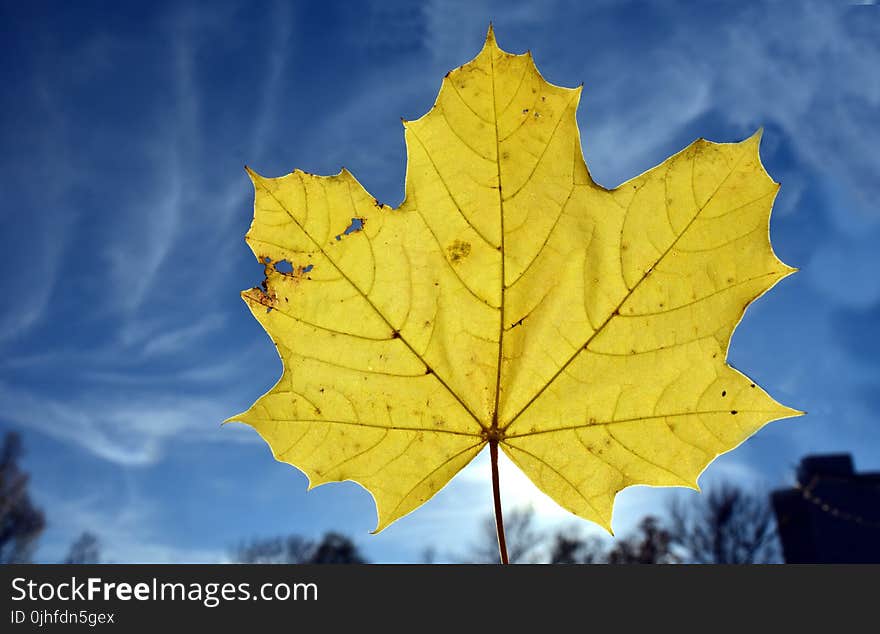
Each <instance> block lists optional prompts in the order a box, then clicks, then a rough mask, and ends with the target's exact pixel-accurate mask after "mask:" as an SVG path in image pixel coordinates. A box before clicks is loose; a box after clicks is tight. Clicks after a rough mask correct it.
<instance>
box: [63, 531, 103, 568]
mask: <svg viewBox="0 0 880 634" xmlns="http://www.w3.org/2000/svg"><path fill="white" fill-rule="evenodd" d="M64 563H66V564H99V563H101V543H100V541H98V537H97V536H96V535H95V534H94V533H90V532H88V531H86V532H84V533H82V534H81V535H80V536H79V537H77V538H76V541H74V542H73V543H72V544H71V545H70V550H69V551H67V557H65V558H64Z"/></svg>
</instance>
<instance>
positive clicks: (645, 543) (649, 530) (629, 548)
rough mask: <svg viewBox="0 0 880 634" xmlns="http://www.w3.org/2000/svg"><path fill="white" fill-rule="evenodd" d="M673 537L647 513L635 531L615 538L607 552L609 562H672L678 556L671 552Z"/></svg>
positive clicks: (676, 559)
mask: <svg viewBox="0 0 880 634" xmlns="http://www.w3.org/2000/svg"><path fill="white" fill-rule="evenodd" d="M673 540H674V537H673V535H671V534H670V532H669V531H668V530H666V528H664V527H663V526H662V524H661V523H660V520H659V519H657V518H656V517H653V516H651V515H649V516H648V517H646V518H644V519H643V520H642V521H641V522H640V523H639V525H638V527H637V528H636V530H635V532H634V533H633V534H631V535H629V536H627V537H626V538H624V539H620V540H617V541H616V542H615V543H614V546H613V547H612V548H611V550H610V551H609V552H608V555H607V557H606V562H607V563H609V564H674V563H678V558H677V557H676V556H675V554H674V553H673V552H672V544H673Z"/></svg>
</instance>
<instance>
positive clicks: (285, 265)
mask: <svg viewBox="0 0 880 634" xmlns="http://www.w3.org/2000/svg"><path fill="white" fill-rule="evenodd" d="M275 270H276V271H278V272H279V273H293V265H292V264H291V263H290V262H288V261H287V260H281V261H280V262H276V263H275Z"/></svg>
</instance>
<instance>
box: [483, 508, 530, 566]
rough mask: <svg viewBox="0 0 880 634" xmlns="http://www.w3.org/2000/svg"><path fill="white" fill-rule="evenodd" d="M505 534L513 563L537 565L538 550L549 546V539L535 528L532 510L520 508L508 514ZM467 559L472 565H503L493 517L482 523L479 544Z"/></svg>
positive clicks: (509, 555) (505, 519) (505, 516)
mask: <svg viewBox="0 0 880 634" xmlns="http://www.w3.org/2000/svg"><path fill="white" fill-rule="evenodd" d="M504 532H505V534H506V537H507V555H508V558H509V560H510V563H512V564H516V563H520V564H522V563H536V558H537V556H538V550H540V548H541V547H542V546H543V545H544V543H545V542H546V536H545V535H543V534H542V533H541V532H540V531H539V530H538V529H537V528H536V527H535V512H534V510H533V509H532V508H531V507H528V508H517V509H513V510H512V511H510V512H509V513H505V515H504ZM468 559H469V561H470V562H472V563H481V564H499V563H501V555H500V554H499V552H498V537H497V533H496V528H495V516H494V515H489V516H487V517H486V518H485V519H483V523H482V525H481V530H480V537H479V540H478V541H477V543H476V544H474V546H473V547H472V548H471V554H470V557H469V558H468Z"/></svg>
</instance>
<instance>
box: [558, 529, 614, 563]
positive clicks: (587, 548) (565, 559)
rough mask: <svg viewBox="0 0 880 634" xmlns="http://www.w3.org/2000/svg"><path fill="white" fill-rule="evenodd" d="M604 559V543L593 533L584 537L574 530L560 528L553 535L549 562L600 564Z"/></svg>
mask: <svg viewBox="0 0 880 634" xmlns="http://www.w3.org/2000/svg"><path fill="white" fill-rule="evenodd" d="M605 561H606V553H605V543H604V542H603V540H602V539H600V538H598V537H596V536H595V535H590V536H588V537H584V536H582V535H581V534H580V532H578V531H574V530H568V531H566V530H560V531H557V532H556V533H555V534H554V535H553V543H552V545H551V547H550V560H549V563H551V564H600V563H605Z"/></svg>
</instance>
